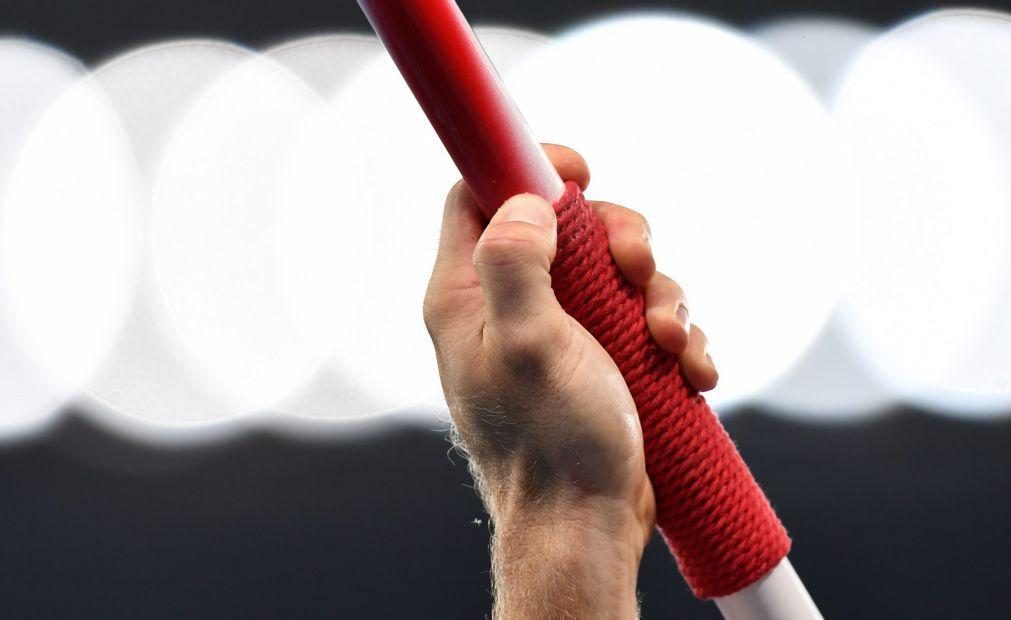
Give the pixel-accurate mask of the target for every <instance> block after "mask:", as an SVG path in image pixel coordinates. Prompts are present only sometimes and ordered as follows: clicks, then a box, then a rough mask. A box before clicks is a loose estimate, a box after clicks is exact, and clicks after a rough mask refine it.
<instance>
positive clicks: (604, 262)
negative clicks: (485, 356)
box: [551, 183, 790, 598]
mask: <svg viewBox="0 0 1011 620" xmlns="http://www.w3.org/2000/svg"><path fill="white" fill-rule="evenodd" d="M555 210H556V211H557V213H558V254H557V257H556V259H555V263H554V265H553V267H552V269H551V275H552V281H553V287H554V290H555V294H556V296H557V297H558V300H559V302H560V303H561V305H562V307H563V308H565V310H566V312H568V313H569V314H570V315H572V317H573V318H575V319H576V320H577V321H579V322H580V323H581V324H582V325H583V327H585V328H586V329H587V330H588V331H589V332H590V333H591V334H593V335H594V337H596V339H597V341H598V342H600V344H601V345H602V346H603V347H604V349H605V350H606V351H607V352H608V353H609V354H610V355H611V357H612V358H613V359H614V361H615V363H616V364H617V365H618V368H619V370H620V371H621V374H622V376H623V377H624V378H625V383H627V384H628V387H629V390H630V391H631V393H632V397H633V398H634V399H635V404H636V407H637V409H638V412H639V419H640V422H641V425H642V433H643V438H644V441H645V450H646V471H647V473H648V474H649V477H650V480H651V482H652V483H653V490H654V493H655V495H656V504H657V526H658V527H659V528H660V532H661V533H662V534H663V536H664V539H665V540H666V541H667V545H668V547H670V549H671V551H672V552H673V553H674V556H675V557H676V558H677V561H678V565H679V566H680V568H681V573H682V574H683V575H684V577H685V579H686V580H687V581H688V584H689V585H690V586H691V588H692V590H693V591H694V592H695V595H696V596H698V597H699V598H714V597H720V596H726V595H729V594H733V593H735V592H738V591H740V590H742V589H744V588H745V587H747V586H749V585H751V584H752V583H754V582H755V581H757V580H758V579H760V578H762V577H763V576H765V575H766V574H768V573H769V571H771V570H772V569H773V568H775V567H776V565H777V564H779V562H780V560H782V559H783V558H784V557H785V556H786V554H787V553H788V552H789V551H790V539H789V537H788V536H787V534H786V530H785V529H784V528H783V525H782V524H781V523H780V522H779V519H778V518H777V517H776V514H775V512H773V510H772V507H771V506H770V505H769V501H768V500H767V499H766V498H765V495H764V494H763V493H762V490H761V489H760V488H759V487H758V483H756V482H755V479H754V478H753V477H752V475H751V472H750V471H748V467H747V465H745V464H744V461H743V460H742V459H741V456H740V454H739V453H738V452H737V448H736V447H734V444H733V442H732V441H731V440H730V437H729V436H728V435H727V433H726V431H725V430H723V425H722V424H720V421H719V419H717V417H716V415H715V414H714V413H713V411H712V410H711V409H710V408H709V405H708V404H707V403H706V401H705V399H704V398H703V397H702V396H701V395H699V394H698V393H697V392H696V391H695V390H693V389H692V388H691V387H690V386H688V385H686V384H685V382H684V380H683V379H682V377H681V373H680V370H679V368H678V363H677V359H676V358H675V357H674V356H672V355H670V354H669V353H666V352H665V351H663V350H662V349H661V348H660V347H659V346H657V344H656V343H655V341H654V340H653V338H652V336H651V335H650V333H649V330H648V328H647V327H646V319H645V302H644V299H643V295H642V292H641V291H640V290H639V289H638V288H637V287H635V286H633V285H632V284H631V283H629V282H628V281H627V280H626V279H625V278H624V277H623V276H622V275H621V272H620V271H619V270H618V266H617V265H616V264H615V262H614V259H613V258H612V256H611V252H610V249H609V248H608V243H607V232H606V231H605V229H604V226H603V224H601V222H600V221H599V220H598V219H597V217H596V215H595V214H594V212H593V210H592V209H591V208H590V206H589V205H588V204H587V202H586V199H585V198H583V195H582V192H580V190H579V187H578V186H576V185H575V184H574V183H567V184H566V192H565V195H564V196H563V197H562V198H561V199H560V200H559V201H558V203H557V204H556V205H555Z"/></svg>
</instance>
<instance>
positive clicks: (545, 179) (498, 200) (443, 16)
mask: <svg viewBox="0 0 1011 620" xmlns="http://www.w3.org/2000/svg"><path fill="white" fill-rule="evenodd" d="M359 4H360V5H361V7H362V9H363V10H364V11H365V14H366V15H367V16H368V18H369V21H370V22H371V23H372V26H373V28H375V30H376V32H377V33H378V34H379V38H380V39H382V41H383V45H385V46H386V49H387V50H388V51H389V53H390V56H392V57H393V60H394V62H395V63H396V64H397V66H398V67H399V68H400V71H401V73H402V74H403V76H404V79H405V80H406V81H407V84H408V85H409V86H410V87H411V90H412V91H413V92H414V96H415V97H416V98H417V99H418V102H419V103H420V104H421V107H422V108H423V109H424V110H425V114H427V115H428V120H429V121H430V122H431V123H432V126H433V127H434V128H435V131H436V132H437V133H438V134H439V138H440V139H441V140H442V142H443V144H444V145H445V146H446V150H447V151H449V154H450V156H451V157H452V158H453V161H454V162H455V163H456V166H457V168H459V169H460V174H462V175H463V178H464V180H466V181H467V185H468V186H470V190H471V192H472V193H473V194H474V196H475V198H477V201H478V203H479V204H480V205H481V207H482V209H483V210H484V212H485V214H486V215H487V216H488V218H489V219H491V216H492V215H494V213H495V210H496V209H498V207H499V206H500V205H501V204H502V203H504V202H505V201H506V200H508V199H509V198H511V197H512V196H515V195H516V194H525V193H529V194H536V195H538V196H541V197H543V198H545V199H546V200H548V201H549V202H555V201H556V200H558V199H559V198H561V196H562V193H563V192H564V191H565V186H564V184H563V183H562V180H561V179H560V178H559V176H558V173H556V172H555V169H554V167H553V166H552V165H551V162H550V161H548V158H547V156H546V155H545V154H544V151H543V149H541V147H540V145H539V144H538V143H537V142H536V141H535V140H534V139H533V136H532V134H531V133H530V130H529V129H528V128H527V125H526V123H525V122H524V121H523V117H522V116H521V115H520V113H519V110H517V108H516V106H515V104H513V102H512V99H510V98H509V97H507V96H505V89H504V88H503V87H502V84H501V79H500V78H499V76H498V73H496V72H495V70H494V68H493V67H492V66H491V63H490V62H489V61H488V58H487V55H486V54H485V52H484V50H483V49H482V48H481V45H480V43H478V41H477V38H476V37H475V36H474V32H473V30H471V28H470V26H469V25H468V24H467V21H466V19H465V18H464V16H463V14H462V13H461V12H460V8H459V7H458V6H457V5H456V3H455V2H447V1H445V0H390V1H378V2H377V1H374V0H360V2H359Z"/></svg>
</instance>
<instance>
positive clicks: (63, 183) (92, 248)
mask: <svg viewBox="0 0 1011 620" xmlns="http://www.w3.org/2000/svg"><path fill="white" fill-rule="evenodd" d="M140 196H141V191H140V187H139V184H138V173H137V169H136V166H135V162H134V159H133V156H132V152H131V150H130V148H129V145H128V143H127V140H126V136H125V133H124V131H123V126H122V125H121V123H120V119H119V117H118V115H117V114H116V112H115V110H114V108H113V106H112V105H111V104H110V103H109V101H108V99H107V98H106V96H105V92H104V91H103V90H102V88H101V87H100V85H98V84H97V83H96V82H95V81H94V80H93V79H91V78H90V77H88V78H84V79H82V80H80V81H78V82H77V83H76V84H75V85H74V86H72V87H71V88H70V89H69V90H67V91H66V92H65V93H64V94H63V95H62V96H61V97H59V99H58V100H57V101H56V102H55V103H54V104H53V105H52V106H51V107H49V108H48V110H47V111H46V113H45V115H44V116H43V117H42V118H41V120H40V121H39V122H38V124H37V125H36V126H35V127H34V129H33V130H32V132H31V134H30V136H29V137H28V139H27V141H26V143H25V145H24V148H23V150H22V151H21V152H20V153H19V156H18V161H17V163H16V165H15V166H14V168H13V170H12V171H11V174H10V177H9V179H8V183H7V191H6V195H5V198H4V201H3V205H2V206H3V212H2V214H0V219H2V229H0V249H2V256H0V266H2V273H3V275H2V277H0V281H2V282H3V283H4V287H5V293H6V302H7V309H8V310H9V315H8V316H9V318H10V319H11V323H12V329H13V330H14V333H15V334H16V335H17V338H18V340H19V341H20V345H21V347H22V350H23V351H26V352H27V353H28V354H29V355H30V356H31V358H32V359H33V360H34V363H35V364H37V365H38V367H40V368H42V369H44V372H45V373H46V375H47V376H48V377H49V378H50V379H51V380H53V381H54V382H56V384H57V385H60V386H64V387H65V389H70V388H78V387H81V386H83V385H85V384H86V383H87V382H88V381H89V380H90V378H91V376H92V375H93V373H94V372H95V371H96V369H97V367H98V366H99V364H100V363H101V362H102V361H103V359H104V358H105V357H106V356H107V355H108V352H109V350H110V347H111V346H112V344H113V342H114V340H115V338H116V336H117V334H118V333H119V330H120V328H121V326H122V323H123V320H124V317H125V315H126V312H127V310H128V308H129V302H130V299H131V298H132V295H133V292H134V286H135V283H136V275H137V253H138V247H137V239H136V238H135V236H134V235H133V232H134V231H135V229H136V219H135V216H136V206H137V204H138V201H139V200H140Z"/></svg>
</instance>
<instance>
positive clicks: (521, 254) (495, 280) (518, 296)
mask: <svg viewBox="0 0 1011 620" xmlns="http://www.w3.org/2000/svg"><path fill="white" fill-rule="evenodd" d="M556 226H557V223H556V220H555V210H554V209H553V208H552V207H551V205H550V204H549V203H548V202H547V201H546V200H544V199H543V198H540V197H538V196H534V195H532V194H521V195H519V196H514V197H512V198H510V199H509V200H508V201H506V203H505V204H504V205H502V207H501V208H500V209H499V210H498V212H497V213H496V214H495V217H494V218H492V221H491V222H490V223H489V224H488V228H486V229H485V231H484V233H483V234H482V235H481V238H480V240H479V241H478V243H477V247H476V248H475V250H474V267H475V269H476V271H477V275H478V278H479V279H480V281H481V289H482V291H484V297H485V306H486V308H487V316H488V319H489V320H494V321H506V322H523V321H527V320H529V319H531V318H534V317H535V316H536V315H538V314H540V313H542V312H544V311H545V310H548V309H553V308H558V307H559V306H558V300H557V299H556V298H555V294H554V292H553V291H552V289H551V276H550V275H549V271H550V269H551V263H552V261H554V259H555V251H556V248H557V231H556Z"/></svg>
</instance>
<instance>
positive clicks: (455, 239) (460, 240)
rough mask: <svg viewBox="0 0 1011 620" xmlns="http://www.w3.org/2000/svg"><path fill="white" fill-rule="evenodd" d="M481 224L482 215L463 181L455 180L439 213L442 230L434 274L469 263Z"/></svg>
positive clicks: (482, 224)
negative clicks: (440, 214)
mask: <svg viewBox="0 0 1011 620" xmlns="http://www.w3.org/2000/svg"><path fill="white" fill-rule="evenodd" d="M485 223H486V220H485V218H484V215H483V214H482V213H481V209H480V207H478V204H477V200H475V199H474V196H473V195H472V194H471V192H470V188H469V187H467V183H465V182H464V181H459V182H457V183H456V185H454V186H453V188H452V189H451V190H449V195H447V196H446V206H445V208H444V209H443V212H442V231H441V234H440V237H439V253H438V255H437V257H436V265H435V270H436V272H437V273H438V272H439V271H440V270H441V269H447V268H455V267H458V266H459V265H469V264H470V263H471V259H472V257H473V255H474V248H475V247H476V246H477V240H478V239H479V238H480V237H481V232H482V231H483V230H484V226H485Z"/></svg>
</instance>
